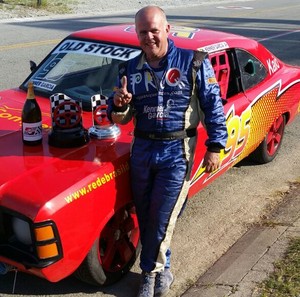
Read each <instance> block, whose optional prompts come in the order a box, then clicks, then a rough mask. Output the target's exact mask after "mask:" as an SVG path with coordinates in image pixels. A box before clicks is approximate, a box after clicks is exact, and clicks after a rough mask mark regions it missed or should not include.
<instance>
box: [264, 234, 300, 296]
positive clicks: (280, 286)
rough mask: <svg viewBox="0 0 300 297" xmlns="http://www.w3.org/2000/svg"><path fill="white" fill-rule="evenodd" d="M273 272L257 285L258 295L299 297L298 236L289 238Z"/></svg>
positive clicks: (299, 241) (299, 265)
mask: <svg viewBox="0 0 300 297" xmlns="http://www.w3.org/2000/svg"><path fill="white" fill-rule="evenodd" d="M274 265H275V270H274V272H273V273H272V274H271V275H270V276H269V278H268V279H266V280H265V281H263V282H262V283H261V284H260V285H259V288H258V290H259V292H260V297H300V237H296V238H293V239H291V241H290V244H289V247H288V249H287V251H286V253H285V256H284V257H283V259H282V260H280V261H278V262H276V263H275V264H274Z"/></svg>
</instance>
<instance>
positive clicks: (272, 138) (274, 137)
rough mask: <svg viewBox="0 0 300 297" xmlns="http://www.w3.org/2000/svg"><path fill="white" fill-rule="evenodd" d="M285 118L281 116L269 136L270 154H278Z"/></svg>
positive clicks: (268, 148) (268, 149)
mask: <svg viewBox="0 0 300 297" xmlns="http://www.w3.org/2000/svg"><path fill="white" fill-rule="evenodd" d="M283 129H284V118H283V116H280V117H279V118H278V119H277V120H276V121H275V122H274V123H273V125H272V127H271V129H270V131H269V133H268V136H267V151H268V154H269V155H270V156H273V155H274V154H276V152H277V150H278V149H279V146H280V143H281V141H282V136H283Z"/></svg>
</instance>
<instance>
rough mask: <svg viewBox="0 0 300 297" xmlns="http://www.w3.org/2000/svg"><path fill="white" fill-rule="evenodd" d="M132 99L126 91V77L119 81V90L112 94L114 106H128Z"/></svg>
mask: <svg viewBox="0 0 300 297" xmlns="http://www.w3.org/2000/svg"><path fill="white" fill-rule="evenodd" d="M131 99H132V94H131V93H128V91H127V77H126V76H123V77H122V79H121V88H119V89H117V90H116V91H115V94H114V105H115V106H117V107H122V106H124V105H126V104H128V103H129V102H130V101H131Z"/></svg>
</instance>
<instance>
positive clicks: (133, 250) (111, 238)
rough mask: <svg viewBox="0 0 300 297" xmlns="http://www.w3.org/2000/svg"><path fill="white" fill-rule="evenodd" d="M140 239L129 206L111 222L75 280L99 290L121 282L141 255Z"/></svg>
mask: <svg viewBox="0 0 300 297" xmlns="http://www.w3.org/2000/svg"><path fill="white" fill-rule="evenodd" d="M139 236H140V233H139V229H138V221H137V216H136V213H135V209H134V207H133V206H132V204H130V205H127V206H126V207H123V208H122V209H120V210H119V211H118V212H117V213H115V214H114V216H113V217H112V218H111V219H110V220H109V222H108V223H107V224H106V226H105V227H104V229H103V230H102V231H101V233H100V236H99V237H98V238H97V240H96V241H95V243H94V244H93V247H92V248H91V250H90V252H89V253H88V255H87V256H86V258H85V260H84V261H83V263H82V264H81V265H80V267H79V268H78V269H77V271H76V272H75V276H76V277H77V278H78V279H80V280H81V281H84V282H86V283H88V284H92V285H96V286H99V285H100V286H103V285H109V284H112V283H114V282H116V281H118V280H119V279H120V278H121V277H122V276H123V275H124V274H126V273H127V272H128V271H129V270H130V268H131V267H132V265H133V264H134V262H135V260H136V258H137V256H138V255H139V252H140V241H139Z"/></svg>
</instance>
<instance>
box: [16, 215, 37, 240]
mask: <svg viewBox="0 0 300 297" xmlns="http://www.w3.org/2000/svg"><path fill="white" fill-rule="evenodd" d="M12 228H13V232H14V234H15V236H16V239H17V240H18V241H19V242H21V243H23V244H25V245H31V244H32V237H31V231H30V225H29V223H28V222H26V221H24V220H22V219H19V218H16V217H13V218H12Z"/></svg>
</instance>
